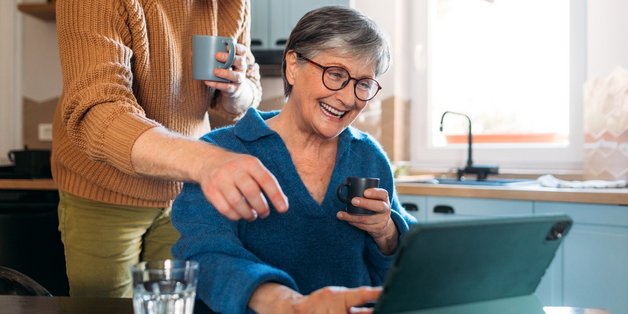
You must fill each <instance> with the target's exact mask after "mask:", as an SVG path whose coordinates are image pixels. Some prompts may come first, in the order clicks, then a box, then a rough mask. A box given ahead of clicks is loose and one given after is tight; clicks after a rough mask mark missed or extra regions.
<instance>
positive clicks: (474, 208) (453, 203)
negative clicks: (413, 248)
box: [427, 196, 533, 221]
mask: <svg viewBox="0 0 628 314" xmlns="http://www.w3.org/2000/svg"><path fill="white" fill-rule="evenodd" d="M427 209H428V211H427V220H428V221H434V220H443V219H460V218H474V217H499V216H512V215H532V213H533V204H532V202H530V201H513V200H497V199H481V198H464V197H438V196H436V197H428V198H427Z"/></svg>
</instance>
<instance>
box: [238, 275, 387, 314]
mask: <svg viewBox="0 0 628 314" xmlns="http://www.w3.org/2000/svg"><path fill="white" fill-rule="evenodd" d="M381 293H382V288H381V287H359V288H345V287H333V286H330V287H324V288H321V289H318V290H316V291H314V292H312V293H311V294H309V295H301V294H300V293H298V292H296V291H294V290H292V289H290V288H288V287H286V286H282V285H280V284H278V283H272V282H269V283H265V284H262V285H261V286H259V287H258V288H257V289H256V290H255V291H254V292H253V295H252V296H251V299H250V301H249V307H250V308H251V309H253V310H254V311H255V312H257V313H260V314H264V313H272V314H301V313H308V314H316V313H331V314H347V313H360V314H362V313H364V314H366V313H373V309H372V308H362V307H360V306H362V305H365V304H367V303H369V302H374V301H376V300H377V299H378V298H379V295H380V294H381Z"/></svg>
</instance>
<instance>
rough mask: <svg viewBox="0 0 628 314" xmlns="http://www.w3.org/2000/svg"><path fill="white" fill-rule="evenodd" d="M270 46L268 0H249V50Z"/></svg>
mask: <svg viewBox="0 0 628 314" xmlns="http://www.w3.org/2000/svg"><path fill="white" fill-rule="evenodd" d="M269 48H270V0H251V50H263V49H269Z"/></svg>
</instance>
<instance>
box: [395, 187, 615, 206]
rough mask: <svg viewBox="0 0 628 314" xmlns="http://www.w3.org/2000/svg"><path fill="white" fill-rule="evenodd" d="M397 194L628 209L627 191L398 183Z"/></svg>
mask: <svg viewBox="0 0 628 314" xmlns="http://www.w3.org/2000/svg"><path fill="white" fill-rule="evenodd" d="M396 187H397V193H398V194H404V195H419V196H451V197H471V198H494V199H507V200H529V201H549V202H572V203H593V204H609V205H628V189H625V188H624V189H567V188H547V187H541V186H540V185H538V184H532V185H525V186H469V185H446V184H440V185H439V184H429V183H410V182H408V183H405V182H404V183H397V184H396Z"/></svg>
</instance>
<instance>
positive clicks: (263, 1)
mask: <svg viewBox="0 0 628 314" xmlns="http://www.w3.org/2000/svg"><path fill="white" fill-rule="evenodd" d="M327 5H344V6H349V1H348V0H303V1H292V0H252V1H251V50H252V51H253V54H254V55H255V57H256V59H257V61H258V62H259V63H262V64H269V63H276V64H281V54H282V52H283V49H284V47H285V46H286V42H287V41H288V36H289V35H290V32H291V31H292V28H293V27H294V26H295V25H296V24H297V22H298V21H299V19H300V18H301V17H302V16H303V15H304V14H305V13H307V12H309V11H311V10H313V9H315V8H319V7H323V6H327Z"/></svg>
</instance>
